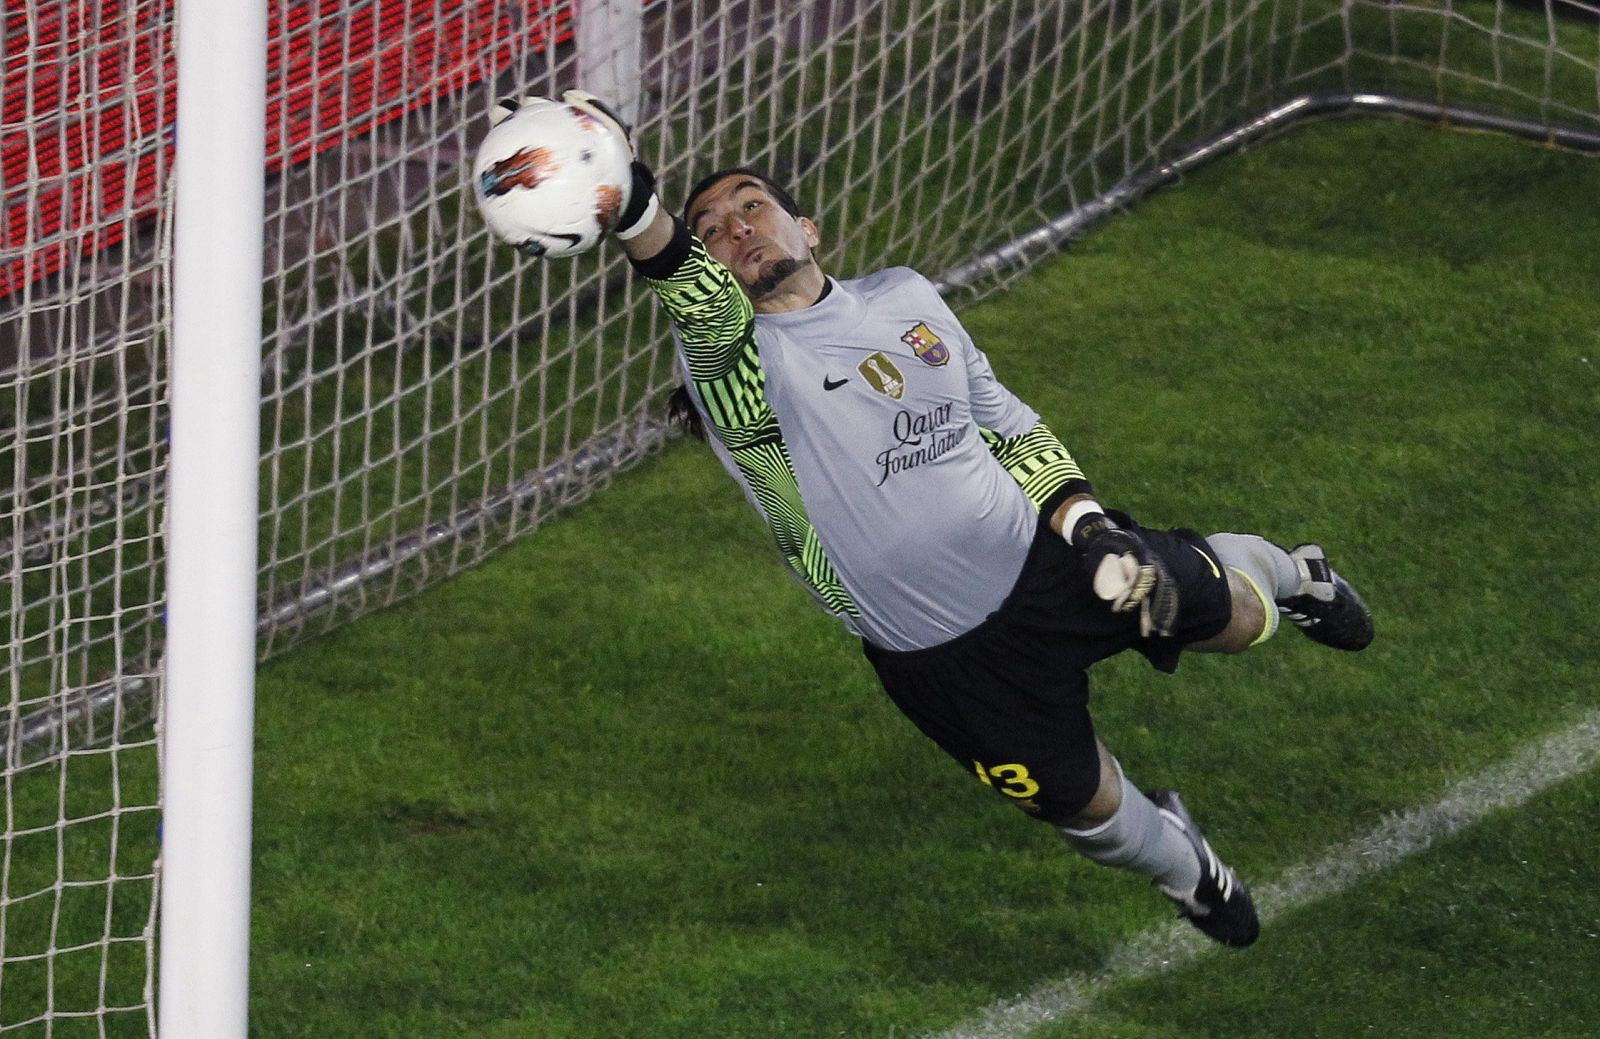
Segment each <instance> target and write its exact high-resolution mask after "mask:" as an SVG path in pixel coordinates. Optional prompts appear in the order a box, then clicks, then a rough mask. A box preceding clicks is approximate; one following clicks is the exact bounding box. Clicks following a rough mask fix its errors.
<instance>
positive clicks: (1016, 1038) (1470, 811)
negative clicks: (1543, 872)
mask: <svg viewBox="0 0 1600 1039" xmlns="http://www.w3.org/2000/svg"><path fill="white" fill-rule="evenodd" d="M1596 764H1600V710H1594V711H1590V712H1589V713H1588V714H1585V715H1583V716H1582V717H1580V718H1579V719H1578V720H1577V721H1576V722H1574V723H1573V724H1571V725H1569V726H1568V727H1567V728H1565V729H1563V730H1561V731H1560V732H1558V733H1556V734H1555V735H1553V736H1550V737H1548V738H1546V739H1544V740H1541V741H1539V742H1538V743H1535V744H1532V745H1530V746H1527V747H1525V748H1523V749H1522V750H1521V751H1519V752H1517V753H1516V754H1515V755H1513V756H1512V757H1510V758H1508V759H1507V760H1505V761H1503V762H1501V763H1500V764H1498V765H1495V766H1494V767H1492V768H1488V769H1485V770H1484V771H1482V772H1479V773H1477V774H1476V775H1473V776H1469V777H1468V778H1466V779H1465V780H1463V781H1461V782H1460V783H1457V784H1456V785H1455V786H1454V787H1452V788H1451V789H1450V790H1449V791H1448V792H1447V793H1446V794H1445V796H1444V797H1442V798H1440V799H1439V800H1438V801H1435V802H1434V803H1432V804H1430V805H1423V806H1421V807H1417V808H1412V809H1409V810H1407V811H1405V812H1402V813H1400V814H1399V815H1395V816H1391V817H1390V818H1388V819H1386V820H1385V821H1384V822H1383V824H1382V825H1381V826H1379V827H1378V828H1377V829H1375V830H1373V831H1372V832H1371V833H1368V834H1366V835H1365V836H1362V837H1357V838H1355V839H1354V840H1351V841H1347V842H1345V843H1343V844H1338V845H1335V846H1334V847H1333V848H1331V849H1329V851H1328V852H1327V854H1325V855H1323V857H1322V858H1320V859H1318V860H1316V861H1315V862H1309V863H1302V864H1300V865H1298V866H1294V867H1292V868H1290V869H1289V870H1288V871H1287V872H1286V873H1285V874H1284V875H1283V877H1282V879H1280V880H1278V881H1276V882H1275V883H1272V884H1266V885H1263V886H1261V887H1259V888H1256V889H1254V890H1253V892H1252V894H1253V895H1254V897H1255V902H1256V909H1257V911H1258V912H1259V913H1260V914H1261V920H1262V923H1263V924H1265V923H1267V922H1268V921H1270V920H1271V919H1272V918H1273V917H1275V916H1278V915H1280V914H1282V913H1286V912H1289V911H1291V910H1294V909H1298V908H1300V907H1301V906H1304V905H1308V904H1310V903H1312V902H1315V901H1317V900H1319V899H1323V898H1327V897H1329V896H1332V895H1337V894H1339V893H1340V892H1342V891H1345V890H1347V889H1348V888H1350V887H1351V886H1352V885H1354V884H1355V883H1356V881H1358V880H1360V879H1361V878H1362V877H1364V876H1367V875H1368V874H1372V873H1379V872H1381V871H1383V870H1386V869H1388V868H1389V867H1391V866H1393V865H1395V864H1396V863H1398V862H1400V861H1401V860H1402V859H1404V858H1406V857H1408V856H1410V855H1415V854H1416V853H1417V852H1420V851H1423V850H1425V849H1426V848H1428V847H1429V846H1430V845H1432V844H1434V843H1435V842H1437V841H1439V840H1441V839H1443V838H1446V837H1449V836H1451V835H1452V834H1455V833H1459V832H1460V831H1462V830H1464V829H1466V828H1467V827H1469V826H1471V825H1473V824H1474V823H1477V822H1478V821H1480V820H1481V819H1483V818H1484V816H1486V815H1489V814H1490V813H1491V812H1496V811H1499V810H1501V809H1503V808H1515V807H1516V806H1518V805H1521V804H1524V803H1525V802H1527V801H1528V800H1529V799H1530V798H1532V797H1533V796H1534V795H1535V794H1537V793H1539V792H1540V791H1542V790H1544V789H1545V788H1546V787H1549V786H1552V785H1553V784H1555V783H1558V782H1560V781H1561V780H1563V779H1567V778H1569V777H1571V776H1576V775H1579V774H1581V773H1584V772H1587V771H1589V770H1590V769H1592V768H1594V767H1595V766H1596ZM1215 948H1217V946H1216V945H1215V944H1213V943H1212V942H1210V941H1209V940H1208V939H1206V938H1204V937H1202V936H1201V935H1200V933H1199V932H1198V931H1196V930H1194V928H1192V927H1190V926H1189V925H1188V924H1186V923H1184V922H1183V921H1181V920H1176V919H1174V920H1173V921H1172V922H1171V923H1168V924H1165V925H1163V926H1160V927H1153V928H1151V929H1149V930H1147V931H1144V932H1142V933H1141V934H1139V935H1137V936H1136V937H1134V938H1133V939H1132V940H1130V941H1129V942H1127V943H1126V944H1124V945H1121V946H1119V947H1118V948H1116V949H1114V950H1113V951H1112V953H1111V955H1110V956H1109V957H1107V959H1106V962H1105V964H1104V965H1103V966H1102V967H1101V968H1100V969H1099V970H1097V971H1094V972H1092V973H1084V974H1069V975H1067V976H1066V977H1064V978H1060V979H1058V980H1055V981H1049V982H1045V983H1044V984H1042V985H1040V986H1039V987H1038V988H1036V989H1034V990H1033V991H1032V992H1029V993H1028V994H1026V995H1019V996H1017V997H1016V998H1014V999H1008V1000H1004V1001H1002V1002H1000V1003H996V1004H994V1005H993V1006H991V1007H989V1008H988V1009H987V1010H985V1011H983V1012H982V1013H980V1014H979V1015H978V1016H977V1017H975V1018H974V1019H973V1020H971V1021H969V1022H967V1023H966V1024H962V1025H958V1026H957V1027H955V1028H952V1029H950V1030H949V1031H946V1032H940V1033H939V1034H938V1036H937V1037H936V1039H1021V1037H1022V1036H1025V1035H1027V1034H1028V1033H1029V1032H1032V1031H1034V1030H1035V1029H1037V1028H1039V1027H1040V1026H1042V1025H1044V1024H1045V1023H1047V1022H1050V1021H1056V1020H1060V1019H1062V1018H1068V1017H1072V1016H1074V1015H1077V1014H1079V1013H1082V1012H1083V1011H1085V1010H1087V1009H1089V1007H1090V1006H1091V1005H1092V1004H1093V1002H1094V1000H1095V998H1096V997H1097V996H1098V995H1099V994H1100V993H1101V992H1102V991H1104V990H1106V989H1108V988H1110V987H1112V986H1114V985H1119V984H1122V983H1123V982H1128V981H1133V980H1135V979H1138V978H1144V977H1150V976H1152V975H1155V974H1160V973H1162V972H1163V971H1166V970H1167V969H1169V968H1171V967H1175V966H1178V965H1179V964H1182V963H1184V962H1186V961H1188V960H1191V959H1193V958H1194V957H1195V956H1197V955H1199V954H1200V953H1203V952H1209V951H1211V950H1212V949H1215ZM1228 955H1239V956H1248V955H1250V954H1249V953H1248V952H1239V953H1235V952H1229V953H1228Z"/></svg>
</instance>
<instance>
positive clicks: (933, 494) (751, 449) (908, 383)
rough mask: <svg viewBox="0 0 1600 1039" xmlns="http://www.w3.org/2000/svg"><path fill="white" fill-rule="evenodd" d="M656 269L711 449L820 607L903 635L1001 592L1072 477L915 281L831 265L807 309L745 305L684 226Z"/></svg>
mask: <svg viewBox="0 0 1600 1039" xmlns="http://www.w3.org/2000/svg"><path fill="white" fill-rule="evenodd" d="M682 237H684V236H683V235H681V234H680V238H682ZM651 284H652V286H653V287H654V288H655V289H656V291H657V292H658V294H659V295H660V296H661V298H662V300H663V302H664V303H665V304H666V305H667V308H668V311H669V313H671V314H672V317H673V324H674V332H675V337H676V339H677V342H678V348H679V360H680V363H681V364H682V366H683V369H684V371H685V373H686V374H687V376H688V378H689V380H690V383H691V384H692V385H693V386H694V389H695V391H696V392H695V397H696V404H697V406H698V407H699V408H700V409H701V412H702V415H703V416H704V417H705V419H706V420H707V423H708V425H709V426H710V428H711V429H713V430H714V431H715V433H716V435H715V437H713V438H712V444H713V447H714V448H715V450H716V453H717V456H718V457H719V458H720V459H721V461H722V463H723V465H724V466H725V467H726V468H727V470H728V472H729V473H730V474H731V475H732V476H733V478H734V479H735V480H736V481H738V483H739V485H740V487H741V488H743V490H744V493H745V496H746V497H747V498H748V500H749V502H750V504H751V505H752V506H753V507H754V508H755V509H756V510H757V512H759V513H760V514H761V516H762V517H763V519H765V520H766V522H767V526H768V528H769V529H770V530H771V531H772V533H773V536H774V539H775V540H776V541H777V543H778V547H779V549H780V551H781V552H782V553H783V555H784V557H785V559H786V560H787V562H788V563H789V567H790V569H791V570H792V571H793V572H794V574H795V576H796V577H798V578H799V579H800V580H801V582H802V583H803V584H805V585H806V587H807V588H808V589H810V591H811V592H812V593H813V595H815V596H816V597H817V599H818V600H819V601H820V602H821V603H822V605H823V606H824V607H825V608H827V609H828V610H830V611H831V612H833V613H834V614H836V615H837V616H839V617H840V619H841V620H843V621H844V623H845V624H846V625H847V626H848V627H849V628H850V629H851V630H853V631H855V632H856V633H858V634H860V635H862V636H863V637H865V638H866V639H868V640H870V641H871V642H873V643H875V644H876V645H878V646H881V647H883V648H885V649H891V650H910V649H920V648H924V647H928V646H934V645H937V644H939V643H942V642H946V641H948V640H950V639H952V638H954V637H956V636H958V635H960V634H962V633H964V632H966V631H969V630H971V629H972V628H973V627H975V626H976V625H978V624H979V623H980V622H981V621H983V619H984V618H985V617H987V616H988V615H989V614H990V613H991V612H993V611H994V610H995V608H996V607H998V606H999V605H1000V603H1001V601H1002V600H1003V599H1004V598H1005V596H1006V594H1007V593H1008V592H1009V591H1010V590H1011V587H1012V585H1013V584H1014V583H1015V581H1016V578H1017V574H1018V572H1019V571H1020V569H1021V567H1022V563H1023V560H1024V558H1025V557H1026V555H1027V553H1028V547H1029V545H1030V543H1031V542H1032V538H1033V533H1034V530H1035V528H1036V526H1037V523H1038V515H1039V514H1038V504H1039V502H1041V501H1042V500H1043V499H1044V498H1045V497H1047V496H1049V495H1050V494H1051V493H1052V492H1055V491H1057V490H1059V489H1060V488H1061V487H1063V486H1064V485H1066V484H1068V483H1070V482H1075V481H1082V479H1083V477H1082V474H1081V473H1080V472H1079V471H1078V469H1077V466H1076V465H1075V464H1074V463H1073V461H1072V458H1071V456H1070V455H1069V454H1068V453H1067V452H1066V451H1065V449H1063V448H1062V447H1061V445H1060V443H1059V441H1057V440H1056V438H1055V437H1054V436H1053V435H1052V434H1051V433H1050V431H1049V430H1048V429H1047V428H1046V427H1044V425H1043V424H1042V423H1040V421H1039V416H1038V415H1037V414H1036V413H1035V412H1034V411H1033V409H1032V408H1030V407H1028V406H1027V405H1026V404H1024V403H1023V402H1022V401H1020V400H1018V399H1017V398H1016V397H1015V396H1014V395H1013V394H1012V393H1011V392H1010V391H1008V390H1007V389H1006V388H1005V387H1004V386H1002V385H1001V384H1000V383H999V381H998V380H996V378H995V376H994V373H993V371H992V370H991V369H990V366H989V362H988V359H987V358H986V357H985V356H984V355H983V353H982V351H980V350H979V349H978V348H977V347H976V346H975V345H974V344H973V342H972V340H971V338H970V337H969V336H968V335H967V332H966V330H965V329H964V328H963V327H962V326H961V323H960V322H959V321H957V320H956V317H955V315H954V314H953V313H951V311H950V309H949V307H947V306H946V305H945V303H944V300H943V299H942V298H941V297H940V296H939V294H938V292H937V291H935V289H934V287H933V285H932V284H931V283H930V282H928V280H927V279H926V278H924V277H922V276H921V275H920V274H917V273H916V272H915V271H912V270H910V269H908V268H903V267H902V268H893V269H890V270H885V271H881V272H879V273H877V274H873V275H870V276H868V277H865V278H859V279H854V280H849V281H834V280H832V279H830V286H829V291H828V293H827V294H826V295H825V296H824V297H823V299H821V300H820V301H819V302H817V303H816V304H814V305H813V306H811V307H808V308H806V309H804V310H799V311H793V312H789V313H783V314H755V313H753V311H752V309H751V308H750V304H749V301H748V300H747V299H746V297H745V296H744V293H743V291H742V290H741V289H740V288H739V287H738V285H737V282H735V281H734V280H733V278H732V275H731V274H729V273H728V272H727V270H726V268H723V267H722V266H721V265H720V264H717V263H716V262H715V261H713V260H711V259H710V257H709V256H708V255H706V254H705V253H704V250H703V247H702V246H700V244H699V242H698V240H696V239H693V238H690V239H689V255H688V257H687V258H686V259H684V261H683V262H682V263H680V264H678V265H676V266H675V267H674V269H673V271H672V273H671V275H670V276H668V277H665V278H651ZM1086 486H1087V485H1085V487H1086Z"/></svg>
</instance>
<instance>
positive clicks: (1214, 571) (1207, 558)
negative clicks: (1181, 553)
mask: <svg viewBox="0 0 1600 1039" xmlns="http://www.w3.org/2000/svg"><path fill="white" fill-rule="evenodd" d="M1189 547H1190V548H1194V550H1195V551H1196V552H1200V550H1199V549H1198V548H1195V546H1193V545H1190V546H1189ZM1200 558H1201V559H1204V560H1205V561H1206V565H1207V566H1209V567H1211V576H1212V577H1221V576H1222V571H1221V570H1218V569H1217V561H1216V560H1214V559H1212V558H1211V557H1210V556H1208V555H1206V554H1205V553H1204V552H1200Z"/></svg>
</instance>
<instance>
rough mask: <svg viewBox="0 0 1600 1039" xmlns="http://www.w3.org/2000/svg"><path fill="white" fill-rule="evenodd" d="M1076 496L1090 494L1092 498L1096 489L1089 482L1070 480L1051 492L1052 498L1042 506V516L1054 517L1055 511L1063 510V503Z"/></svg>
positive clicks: (1040, 508) (1046, 500) (1048, 498)
mask: <svg viewBox="0 0 1600 1039" xmlns="http://www.w3.org/2000/svg"><path fill="white" fill-rule="evenodd" d="M1074 494H1088V495H1091V496H1092V495H1093V494H1094V487H1093V486H1092V485H1090V483H1089V481H1088V480H1068V481H1067V482H1066V483H1064V484H1062V485H1061V486H1060V487H1057V488H1056V489H1055V490H1053V491H1051V492H1050V496H1049V497H1047V498H1046V499H1045V500H1044V501H1043V503H1041V504H1040V506H1039V513H1040V515H1043V516H1052V515H1054V514H1055V511H1056V510H1057V509H1059V508H1061V503H1062V502H1064V501H1066V500H1067V499H1068V498H1070V497H1072V496H1073V495H1074Z"/></svg>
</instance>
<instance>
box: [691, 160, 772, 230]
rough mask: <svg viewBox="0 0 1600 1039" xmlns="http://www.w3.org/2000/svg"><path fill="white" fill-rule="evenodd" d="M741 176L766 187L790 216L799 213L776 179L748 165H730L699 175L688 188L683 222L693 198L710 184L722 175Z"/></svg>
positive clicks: (703, 191) (768, 192) (703, 192)
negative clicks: (695, 181) (696, 180)
mask: <svg viewBox="0 0 1600 1039" xmlns="http://www.w3.org/2000/svg"><path fill="white" fill-rule="evenodd" d="M741 176H742V177H748V178H750V179H751V180H754V181H757V182H759V183H760V184H761V186H762V187H764V188H766V189H767V194H769V195H771V196H772V199H773V201H774V202H776V203H778V205H780V206H782V207H783V211H784V212H785V213H788V214H789V215H790V216H794V217H797V216H799V215H800V205H799V203H797V202H795V200H794V196H793V195H791V194H789V193H788V192H787V191H785V190H783V188H782V187H780V186H779V185H778V182H777V181H775V180H773V179H772V178H771V177H769V176H767V175H766V174H765V173H762V172H761V171H760V170H753V169H751V168H750V167H749V166H730V167H728V168H727V169H725V170H717V171H716V172H715V173H708V174H707V175H706V176H704V177H701V178H700V180H699V182H698V183H696V184H695V186H694V187H692V188H690V189H689V197H688V198H686V199H684V202H683V222H684V223H686V224H687V223H688V222H689V214H690V210H689V207H690V206H692V205H694V200H695V199H697V198H699V197H700V196H701V195H703V194H705V193H706V191H707V189H709V188H710V187H711V185H713V184H715V183H716V182H717V181H719V180H722V179H723V178H724V177H741Z"/></svg>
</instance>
